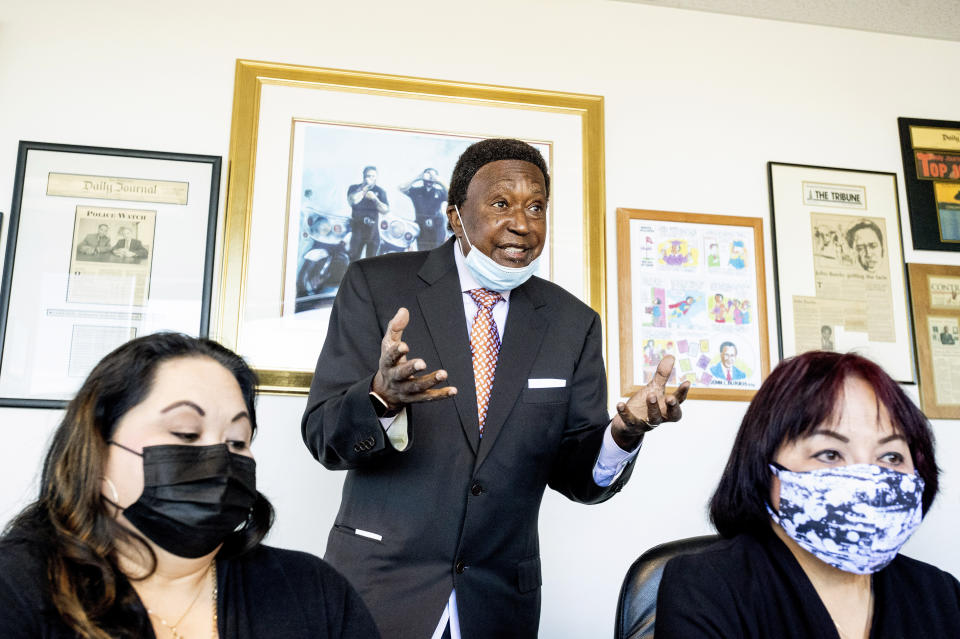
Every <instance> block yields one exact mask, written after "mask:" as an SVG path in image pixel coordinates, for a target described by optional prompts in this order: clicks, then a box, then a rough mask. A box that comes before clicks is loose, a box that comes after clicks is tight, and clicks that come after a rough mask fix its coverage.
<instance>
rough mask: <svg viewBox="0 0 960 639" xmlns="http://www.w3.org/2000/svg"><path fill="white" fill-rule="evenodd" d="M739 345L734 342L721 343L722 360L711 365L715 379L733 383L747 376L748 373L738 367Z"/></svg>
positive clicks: (711, 372) (711, 371)
mask: <svg viewBox="0 0 960 639" xmlns="http://www.w3.org/2000/svg"><path fill="white" fill-rule="evenodd" d="M736 361H737V345H736V344H734V343H733V342H723V343H722V344H720V361H719V362H717V363H716V364H714V365H713V366H711V367H710V374H711V375H713V377H714V380H719V381H721V382H726V383H728V384H729V383H731V382H736V381H739V380H742V379H746V378H747V374H746V373H744V372H743V371H742V370H740V369H739V368H737V366H736V365H735V362H736Z"/></svg>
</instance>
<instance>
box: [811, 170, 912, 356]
mask: <svg viewBox="0 0 960 639" xmlns="http://www.w3.org/2000/svg"><path fill="white" fill-rule="evenodd" d="M847 190H848V191H851V192H850V193H849V194H848V195H847V196H846V198H844V200H843V201H844V203H849V202H857V203H860V202H864V201H865V196H866V194H865V193H864V192H863V190H862V189H859V188H858V189H857V190H856V191H854V190H853V189H852V188H848V189H847ZM838 197H839V196H838ZM810 239H811V243H812V245H813V267H814V279H815V283H816V296H815V297H808V296H803V297H801V296H796V297H794V313H795V317H796V324H795V330H796V343H797V350H798V351H804V350H810V349H823V350H846V348H845V347H843V346H841V345H838V344H837V343H836V342H837V339H838V337H839V335H842V334H845V333H861V334H863V333H865V334H866V338H867V340H868V341H871V342H894V341H895V334H894V320H893V316H892V315H891V313H889V309H890V308H891V304H892V302H893V292H892V285H891V281H890V261H889V257H888V255H887V242H888V235H887V228H886V222H885V220H884V219H883V218H880V217H864V216H857V215H842V214H832V213H817V212H811V213H810ZM838 329H842V332H840V331H838ZM848 346H849V345H848Z"/></svg>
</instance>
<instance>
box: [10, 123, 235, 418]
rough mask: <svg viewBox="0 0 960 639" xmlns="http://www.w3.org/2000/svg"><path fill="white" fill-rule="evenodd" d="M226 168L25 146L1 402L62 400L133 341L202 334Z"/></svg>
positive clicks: (161, 156) (172, 157)
mask: <svg viewBox="0 0 960 639" xmlns="http://www.w3.org/2000/svg"><path fill="white" fill-rule="evenodd" d="M220 163H221V160H220V158H219V157H213V156H203V155H186V154H178V153H162V152H154V151H132V150H128V149H110V148H99V147H85V146H73V145H66V144H48V143H42V142H20V149H19V155H18V157H17V171H16V181H15V184H14V191H13V205H12V207H11V210H10V225H9V229H8V241H7V254H6V259H5V262H4V270H3V284H2V291H0V406H20V407H39V408H57V407H62V406H64V405H65V403H66V401H67V400H69V399H70V398H71V397H72V396H73V394H74V393H75V392H76V390H77V389H78V388H79V386H80V384H81V383H82V382H83V380H84V378H85V377H86V376H87V374H88V373H89V372H90V370H91V369H92V368H93V366H94V365H95V364H96V363H97V362H98V361H99V360H100V359H101V358H102V357H103V356H104V355H106V354H107V353H108V352H110V351H111V350H113V349H114V348H115V347H117V346H119V345H120V344H122V343H123V342H125V341H127V340H130V339H132V338H134V337H138V336H141V335H146V334H149V333H154V332H157V331H179V332H182V333H187V334H190V335H196V336H207V334H208V332H209V316H210V298H211V286H212V278H213V253H214V243H215V240H216V235H215V234H216V219H217V201H218V197H219V192H220Z"/></svg>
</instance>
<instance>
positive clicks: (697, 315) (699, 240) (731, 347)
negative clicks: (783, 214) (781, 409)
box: [617, 208, 770, 401]
mask: <svg viewBox="0 0 960 639" xmlns="http://www.w3.org/2000/svg"><path fill="white" fill-rule="evenodd" d="M617 264H618V281H619V289H620V290H619V298H618V299H619V301H620V379H621V387H620V395H621V396H624V397H626V396H629V395H632V394H633V393H634V392H635V391H637V390H638V389H639V388H640V387H641V386H643V385H645V384H647V383H648V382H649V381H650V379H651V378H652V376H653V372H654V371H655V370H656V367H657V363H658V362H659V361H660V360H661V359H662V358H663V356H664V355H673V356H674V357H675V358H676V363H675V365H674V374H673V375H672V376H671V378H670V380H669V381H668V385H669V386H676V385H678V384H680V383H681V382H683V381H685V380H689V381H690V382H691V388H690V397H691V398H694V399H727V400H738V401H742V400H749V399H750V398H751V397H753V394H754V393H755V392H756V390H757V389H758V388H760V384H761V383H762V382H763V380H764V379H765V378H766V376H767V373H768V372H769V371H770V356H769V352H768V344H769V336H768V334H767V303H766V287H765V284H764V282H765V276H764V268H763V220H761V219H760V218H755V217H734V216H726V215H701V214H695V213H673V212H666V211H644V210H637V209H622V208H621V209H617Z"/></svg>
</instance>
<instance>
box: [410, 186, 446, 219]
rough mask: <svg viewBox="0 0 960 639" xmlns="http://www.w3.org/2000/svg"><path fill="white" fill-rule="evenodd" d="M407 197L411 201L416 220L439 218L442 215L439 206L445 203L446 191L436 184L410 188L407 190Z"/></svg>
mask: <svg viewBox="0 0 960 639" xmlns="http://www.w3.org/2000/svg"><path fill="white" fill-rule="evenodd" d="M407 197H409V198H410V199H411V200H412V201H413V210H414V212H415V213H416V216H417V219H424V218H428V217H440V216H442V215H443V209H441V208H440V205H441V204H443V203H444V202H446V201H447V190H446V189H445V188H443V187H442V186H440V185H439V184H436V183H433V184H431V185H430V186H427V185H426V184H423V185H422V186H411V187H410V188H409V189H408V190H407Z"/></svg>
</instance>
